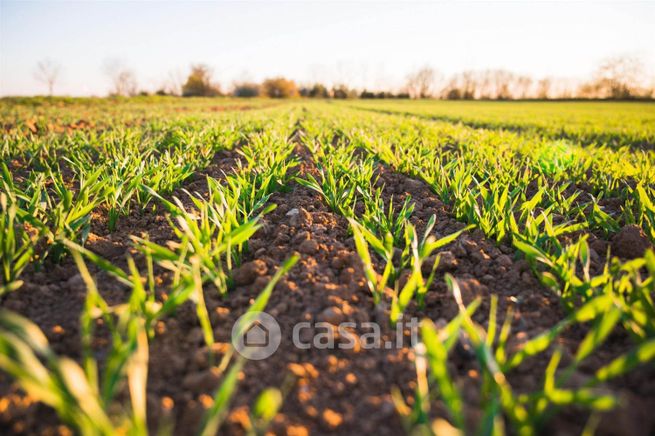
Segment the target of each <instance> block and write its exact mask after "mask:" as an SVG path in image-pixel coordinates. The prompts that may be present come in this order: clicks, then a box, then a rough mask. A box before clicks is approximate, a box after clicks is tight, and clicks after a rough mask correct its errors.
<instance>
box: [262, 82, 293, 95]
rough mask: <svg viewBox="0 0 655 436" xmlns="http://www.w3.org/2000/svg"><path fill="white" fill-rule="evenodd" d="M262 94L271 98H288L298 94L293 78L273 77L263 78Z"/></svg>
mask: <svg viewBox="0 0 655 436" xmlns="http://www.w3.org/2000/svg"><path fill="white" fill-rule="evenodd" d="M262 94H264V95H265V96H267V97H271V98H290V97H297V96H298V87H297V86H296V83H295V82H294V81H293V80H289V79H285V78H284V77H275V78H271V79H266V80H264V83H262Z"/></svg>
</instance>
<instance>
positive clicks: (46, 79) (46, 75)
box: [34, 59, 60, 96]
mask: <svg viewBox="0 0 655 436" xmlns="http://www.w3.org/2000/svg"><path fill="white" fill-rule="evenodd" d="M59 70H60V66H59V64H58V63H56V62H54V61H53V60H51V59H44V60H42V61H40V62H39V63H37V64H36V69H35V70H34V78H35V79H36V80H38V81H39V82H41V83H43V84H45V85H46V86H47V88H48V95H50V96H52V92H53V90H54V87H55V83H56V82H57V79H58V78H59Z"/></svg>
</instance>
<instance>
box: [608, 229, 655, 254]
mask: <svg viewBox="0 0 655 436" xmlns="http://www.w3.org/2000/svg"><path fill="white" fill-rule="evenodd" d="M649 248H653V244H652V243H651V242H650V241H649V240H648V236H646V233H644V230H643V229H642V228H641V227H639V226H638V225H636V224H629V225H627V226H624V227H623V228H622V229H621V230H620V231H619V232H618V233H617V234H616V235H614V237H613V238H612V252H613V253H614V254H615V255H616V256H619V257H623V258H625V259H636V258H638V257H642V256H643V255H644V253H645V252H646V250H648V249H649Z"/></svg>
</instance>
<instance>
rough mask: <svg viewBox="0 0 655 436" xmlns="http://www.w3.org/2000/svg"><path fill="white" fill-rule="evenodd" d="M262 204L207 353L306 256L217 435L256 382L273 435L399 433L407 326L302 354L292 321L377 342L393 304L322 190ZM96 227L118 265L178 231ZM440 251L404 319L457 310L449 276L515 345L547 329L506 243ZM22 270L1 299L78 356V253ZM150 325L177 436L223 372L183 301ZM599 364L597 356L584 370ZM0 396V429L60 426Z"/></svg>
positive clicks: (423, 215) (410, 386)
mask: <svg viewBox="0 0 655 436" xmlns="http://www.w3.org/2000/svg"><path fill="white" fill-rule="evenodd" d="M297 153H298V154H299V155H300V156H301V157H303V159H304V161H303V163H302V164H301V166H300V168H299V173H300V175H302V174H304V173H307V172H314V171H315V170H316V169H315V167H314V165H313V164H312V163H311V161H310V160H309V159H308V155H307V152H306V151H305V150H304V149H302V148H300V147H298V150H297ZM235 158H236V155H235V154H234V153H233V152H225V153H219V154H218V155H217V157H216V159H215V161H214V163H213V164H212V165H211V166H210V167H209V168H208V169H207V170H206V171H204V172H202V173H199V174H198V175H197V176H195V177H194V180H192V181H190V183H188V184H187V185H186V188H187V189H189V190H193V191H198V192H200V193H201V194H203V193H204V190H205V182H204V174H210V175H212V176H213V177H217V178H219V177H220V176H221V173H222V171H223V170H225V171H229V169H230V168H232V167H233V166H234V163H235ZM378 171H379V174H380V180H381V182H382V183H384V186H385V190H384V196H385V200H387V201H388V200H389V199H390V198H391V196H394V204H401V203H402V200H403V199H404V198H405V197H406V196H407V195H411V196H412V198H413V200H414V206H415V213H414V216H413V218H412V221H413V223H414V224H415V225H416V226H417V227H418V228H419V230H422V228H423V227H425V223H426V222H427V220H428V219H429V217H430V216H431V215H433V214H435V215H436V216H437V225H436V228H435V230H436V232H437V234H438V235H441V236H445V235H447V234H450V233H452V232H454V231H457V230H459V229H461V228H462V227H463V224H462V223H459V222H457V221H456V220H454V219H453V217H452V216H451V215H450V214H449V212H448V210H447V208H446V207H445V206H444V205H443V203H441V202H440V201H439V200H438V199H437V198H436V196H435V195H433V194H432V193H431V192H430V190H429V188H428V187H427V186H426V185H425V184H424V183H422V182H419V181H416V180H412V179H409V178H407V177H406V176H403V175H400V174H398V173H395V172H393V171H390V170H389V169H387V168H385V167H383V166H380V167H379V169H378ZM180 196H182V194H180ZM271 202H272V203H275V204H277V205H278V208H277V209H276V210H274V211H273V212H272V213H270V214H269V215H267V216H266V217H265V218H264V221H263V223H264V227H263V228H262V229H260V230H259V231H258V232H257V233H256V234H255V235H254V237H253V238H252V239H251V241H250V242H249V247H250V253H249V254H248V257H247V259H246V263H244V264H243V265H242V266H241V267H240V268H238V269H237V270H235V271H234V278H235V282H236V284H237V285H236V287H235V289H233V290H231V291H230V293H229V294H228V296H227V297H226V298H220V297H219V296H218V295H217V293H216V292H215V291H213V290H212V289H210V288H208V289H206V292H205V294H206V295H205V299H206V303H207V306H208V310H209V313H210V316H211V321H212V326H213V328H214V334H215V336H216V340H217V342H218V343H217V345H216V346H215V350H214V351H215V352H216V353H217V355H218V356H219V357H220V355H221V354H222V353H223V352H224V351H225V350H226V349H227V347H228V343H229V341H230V333H231V328H232V326H233V324H234V322H235V320H236V319H237V318H238V317H239V316H240V315H241V314H243V313H244V312H245V311H246V310H247V308H248V307H249V305H250V304H251V302H252V301H253V299H254V298H255V297H256V296H257V295H258V294H259V292H260V291H261V290H262V289H263V287H264V286H265V284H266V283H267V282H268V281H269V279H270V277H271V276H272V275H273V274H274V272H275V271H276V269H277V268H278V267H279V265H280V264H281V263H282V262H283V261H284V260H285V259H287V258H288V257H289V256H290V255H291V254H293V253H299V254H300V255H301V260H300V261H299V263H298V264H297V265H296V266H295V267H294V268H293V269H292V270H291V271H290V272H289V274H288V275H287V276H286V277H285V278H284V279H283V280H282V281H281V282H280V283H279V284H278V286H277V287H276V289H275V291H274V292H273V294H272V296H271V299H270V301H269V304H268V307H267V309H266V310H267V312H268V313H269V314H271V315H273V316H274V317H276V319H277V321H278V322H279V324H280V327H281V329H282V334H283V340H282V343H281V346H280V348H279V349H278V350H277V352H276V353H275V354H274V355H273V356H271V357H270V358H268V359H265V360H263V361H249V362H248V363H247V364H246V366H245V368H244V376H243V377H242V378H241V381H240V384H239V388H238V391H237V393H236V395H235V397H234V399H233V403H232V406H231V412H230V414H229V416H228V418H227V421H226V424H225V425H224V427H223V429H222V430H223V432H224V433H227V434H243V433H244V428H243V423H244V421H246V420H247V415H248V410H249V407H250V406H251V405H252V404H253V401H254V399H255V398H256V397H257V395H258V394H259V392H261V390H262V389H264V388H266V387H270V386H276V387H280V386H283V385H288V386H289V388H288V393H287V395H286V397H285V401H284V404H283V407H282V409H281V411H280V413H279V414H278V415H277V416H276V418H275V419H274V422H273V425H272V428H271V430H272V431H273V432H274V433H276V434H288V435H302V434H309V433H311V434H326V433H338V434H351V433H373V432H375V433H376V434H400V433H403V429H402V425H401V421H400V419H399V417H398V415H397V413H396V412H395V410H394V407H393V404H392V402H391V398H390V392H391V390H392V387H394V386H397V387H399V388H400V389H401V391H402V393H403V395H404V397H405V400H406V401H407V402H408V403H410V404H411V403H412V402H413V398H412V395H413V391H414V388H415V386H416V375H415V368H414V363H413V361H412V357H413V351H412V349H411V347H410V344H409V342H408V338H407V337H406V336H405V339H406V340H405V343H404V346H403V347H400V348H392V349H384V348H381V349H365V348H364V347H363V346H362V344H361V343H360V344H359V346H355V347H354V348H353V349H350V350H345V349H343V350H342V349H336V350H321V349H316V348H311V349H309V350H299V349H297V348H295V347H294V345H293V344H292V342H291V340H290V338H289V336H290V334H291V331H292V328H293V325H294V324H296V323H298V322H300V321H309V322H312V321H325V322H328V323H330V324H336V323H338V322H341V321H352V322H354V323H356V327H355V328H353V329H352V330H351V333H356V334H357V335H361V334H362V333H365V332H366V330H365V329H363V328H362V323H363V322H367V321H377V322H379V323H380V324H381V326H383V328H384V331H383V340H391V339H393V338H394V337H395V331H393V330H391V329H390V328H388V327H386V326H387V325H388V324H387V322H386V320H387V317H388V307H385V306H377V307H376V305H375V304H374V303H373V299H372V297H371V295H370V291H369V290H368V288H367V287H366V282H365V279H364V276H363V273H362V268H361V264H360V261H359V258H358V256H357V254H356V252H355V250H354V244H353V240H352V238H351V236H350V235H349V232H348V224H347V221H346V220H345V219H344V218H343V217H340V216H338V215H336V214H334V213H332V212H330V211H329V210H328V209H327V208H326V206H325V204H324V203H323V201H322V200H321V198H320V196H319V195H318V194H316V193H314V192H313V191H309V190H308V189H306V188H303V187H301V186H299V185H297V184H295V183H292V184H291V185H290V191H288V192H285V193H277V194H274V195H273V196H272V198H271ZM92 232H93V233H92V236H91V237H90V238H89V241H88V243H87V246H88V247H89V248H90V249H91V250H93V251H95V252H97V253H99V254H101V255H102V256H104V257H106V258H108V259H109V260H111V261H112V262H114V263H116V264H118V265H124V264H125V254H126V253H127V252H129V251H131V250H132V249H131V248H130V239H129V237H130V235H137V236H141V235H142V234H147V235H148V236H149V238H150V239H151V240H152V241H154V242H157V243H160V244H163V243H165V242H166V241H167V240H169V239H172V238H173V235H172V233H171V231H170V228H169V226H168V224H167V222H166V218H165V215H164V214H163V213H162V212H161V210H160V209H158V210H157V211H154V212H153V211H152V210H150V209H149V210H146V211H143V212H142V213H135V214H133V215H131V216H130V217H127V218H123V219H121V220H119V227H118V229H117V230H116V231H115V232H113V233H111V234H110V233H109V232H107V230H106V225H105V224H104V222H103V218H102V216H97V217H95V219H94V227H93V230H92ZM440 255H441V262H440V265H439V269H438V271H439V273H438V276H437V278H436V279H435V284H434V285H433V289H431V290H430V292H429V293H428V295H427V298H426V306H425V308H424V309H419V308H418V307H417V306H416V305H415V304H414V303H412V304H411V305H410V306H409V307H408V310H407V312H406V318H410V317H412V316H416V317H418V318H422V317H429V318H430V319H432V320H433V321H435V322H436V323H438V324H439V323H443V322H444V321H447V320H450V319H451V318H452V317H453V316H454V315H455V314H456V313H457V307H456V305H455V302H454V299H453V297H452V296H451V295H450V293H449V291H448V290H447V288H446V286H445V283H444V281H443V275H444V274H445V273H446V272H449V273H450V274H452V275H453V276H454V277H455V278H456V279H457V280H458V281H459V283H460V286H461V288H462V293H463V297H464V300H465V302H470V301H472V300H473V299H474V298H476V297H482V299H483V304H482V307H481V308H480V309H478V311H477V313H476V315H475V319H476V321H477V322H479V323H480V324H481V325H483V326H485V327H486V326H487V315H488V308H489V297H490V296H491V295H493V294H496V295H498V296H499V303H500V308H499V317H500V319H499V322H501V321H502V317H503V315H502V314H504V312H505V309H506V308H507V307H508V306H510V305H512V306H513V307H514V319H513V332H514V335H513V339H512V343H511V344H510V346H511V347H517V346H520V344H521V343H523V342H524V341H525V340H527V338H531V337H533V336H535V335H537V334H538V333H540V332H541V331H543V330H544V329H546V328H549V327H552V326H553V325H554V324H556V323H557V322H558V321H559V320H561V319H562V318H563V317H564V316H565V313H564V312H563V310H562V308H561V307H560V305H559V303H558V298H557V297H556V296H553V295H552V294H551V293H549V292H547V291H546V290H545V289H543V288H542V287H541V286H540V285H539V284H538V282H537V280H536V279H535V277H534V276H533V275H532V273H531V272H530V270H529V267H528V264H527V263H526V262H525V261H523V260H516V256H515V254H514V250H513V249H512V248H510V247H508V246H506V245H502V244H501V245H495V244H493V243H492V242H490V241H488V240H486V239H485V238H484V237H483V235H482V234H481V232H479V231H475V232H468V233H465V234H463V235H462V236H461V237H460V238H458V240H457V241H455V242H453V243H451V244H450V245H449V246H447V247H445V248H443V249H442V250H440ZM379 266H380V265H378V267H379ZM94 273H95V274H96V279H97V281H98V282H99V283H100V287H101V292H102V293H103V296H104V297H105V298H106V299H107V300H108V301H109V302H110V303H118V302H122V301H125V299H126V298H127V295H128V292H129V290H128V289H126V288H125V287H123V286H121V285H120V284H118V283H116V282H115V281H113V280H111V279H110V278H109V277H107V276H106V275H105V274H104V273H102V272H98V271H94ZM23 278H24V280H25V282H26V283H25V285H24V287H23V288H21V289H20V290H19V291H18V292H16V293H13V294H11V295H9V296H8V297H7V299H6V300H5V302H4V306H5V307H7V308H10V309H12V310H15V311H17V312H19V313H21V314H23V315H25V316H27V317H29V318H30V319H31V320H33V321H34V322H36V323H37V324H38V325H39V327H41V329H43V331H44V332H45V334H46V336H47V337H48V339H49V340H50V341H51V344H52V346H53V348H54V349H55V351H56V352H58V353H61V354H65V355H69V356H71V357H73V358H79V351H80V350H79V332H78V324H79V314H80V310H81V306H82V303H83V301H84V297H85V288H84V285H83V283H82V281H81V279H80V277H79V275H77V270H76V268H75V267H74V265H73V263H72V262H71V261H70V259H68V260H65V261H64V263H63V264H62V265H59V266H49V267H48V268H47V269H46V270H45V271H41V272H34V271H28V272H26V273H25V274H24V277H23ZM167 281H168V277H167V274H166V273H165V272H163V271H160V270H158V271H157V282H158V284H159V286H158V288H159V291H160V292H164V291H165V289H166V287H165V284H166V283H167ZM156 331H157V335H156V336H155V338H154V340H153V341H152V343H151V344H150V365H149V366H150V367H149V380H148V406H149V410H148V414H149V426H150V428H151V430H153V431H154V430H155V429H156V428H157V426H158V425H159V424H161V423H162V422H163V421H165V420H166V419H168V418H170V417H172V418H173V419H174V422H175V434H192V433H194V432H195V431H196V429H197V427H198V423H199V420H200V416H201V414H202V412H203V410H204V408H205V407H207V405H208V403H209V398H210V396H211V395H212V394H213V392H214V390H215V388H216V387H217V386H218V384H219V383H220V375H219V374H217V372H216V370H215V369H214V368H212V367H211V366H210V365H209V361H208V350H207V349H206V347H205V346H204V342H203V337H202V333H201V330H200V328H199V325H198V321H197V318H196V315H195V309H194V307H193V306H192V305H191V303H187V304H185V305H184V306H182V307H181V308H180V309H179V310H178V311H177V313H175V314H173V315H172V316H171V317H169V318H167V319H165V320H163V321H161V322H160V323H159V324H158V325H157V327H156ZM311 333H319V331H318V329H314V330H313V331H312V330H306V331H305V333H304V334H305V335H307V336H310V334H311ZM405 333H407V332H405ZM583 334H584V332H583V331H581V330H580V329H578V330H572V331H571V332H568V333H567V335H565V336H564V337H563V338H562V339H561V341H560V345H562V346H563V347H565V349H568V350H569V351H570V352H574V351H575V345H576V343H577V342H578V341H579V340H580V338H581V337H582V335H583ZM304 339H307V338H304ZM336 339H337V342H338V343H339V342H340V341H346V340H347V339H348V338H347V337H345V335H340V334H339V332H336ZM610 342H611V343H610V344H609V346H608V347H604V348H603V350H604V351H603V352H604V353H605V354H603V357H607V356H610V355H615V354H616V353H618V352H620V351H621V350H624V349H625V348H626V343H627V339H626V338H624V337H616V338H612V341H610ZM103 347H104V344H102V343H99V344H97V350H98V352H99V355H98V357H99V358H100V359H102V354H101V351H102V350H103ZM452 357H453V358H452V365H451V366H450V368H449V369H450V370H451V373H452V374H453V375H454V376H455V378H456V382H457V384H458V386H460V388H461V389H462V391H463V392H464V398H465V400H466V402H467V417H468V419H469V420H470V421H471V422H477V421H478V420H479V419H480V412H479V410H477V408H476V405H477V404H479V401H480V399H479V397H478V394H477V392H478V387H479V385H480V380H479V368H478V367H477V364H476V363H475V357H474V356H473V355H472V353H471V350H470V349H469V348H467V347H466V346H457V347H456V348H455V350H454V351H453V356H452ZM604 361H605V362H606V361H607V360H604ZM547 362H548V361H547V359H545V358H539V359H533V360H531V361H528V362H526V364H525V365H524V366H522V367H521V368H520V370H519V371H516V372H515V373H512V374H510V382H511V383H512V385H513V387H514V389H515V390H516V391H517V392H528V391H531V390H534V389H538V388H539V387H540V386H541V384H542V383H543V380H541V377H542V375H543V372H544V368H545V365H546V364H547ZM597 365H598V363H597V362H595V363H594V362H592V363H591V364H590V369H589V370H590V371H591V370H593V368H594V367H595V366H597ZM652 375H653V374H652V371H651V373H650V374H649V373H647V372H646V373H644V372H638V373H636V374H635V376H634V377H632V379H630V380H628V381H622V383H624V384H622V385H621V386H623V388H622V389H623V390H622V392H623V391H625V393H626V396H628V397H630V396H631V398H632V401H629V402H628V404H638V405H639V407H638V408H637V409H638V410H641V409H643V407H645V406H646V405H648V404H649V403H648V402H647V400H648V401H650V400H652V399H653V398H655V388H654V387H653V384H654V383H653V382H652V380H655V378H653V377H652ZM581 376H584V373H581ZM0 394H1V396H2V399H1V400H0V432H2V433H5V434H8V433H46V432H47V433H61V432H62V431H63V430H64V428H62V427H58V426H59V423H58V421H57V418H56V416H55V415H54V412H52V411H51V410H50V409H48V408H46V407H44V406H41V405H37V404H34V403H33V402H32V401H31V400H30V399H29V398H28V397H26V396H25V395H24V394H22V393H21V392H20V390H19V389H18V388H17V387H16V386H15V384H13V383H12V382H11V381H10V380H8V379H7V377H6V376H4V375H0ZM649 399H650V400H649ZM434 406H435V407H434V408H433V411H432V413H433V414H435V415H440V416H445V409H444V407H443V404H441V403H440V402H438V401H437V402H436V403H435V405H434ZM635 413H637V412H635V409H633V410H628V411H627V412H624V413H622V414H621V413H619V415H618V418H615V419H614V420H613V421H614V422H623V421H626V420H627V421H629V422H642V426H641V427H640V428H638V429H637V430H639V431H640V432H642V433H644V434H646V433H648V432H649V431H650V429H651V428H652V423H650V422H647V421H635V420H636V419H638V418H641V415H639V414H635ZM586 417H587V414H586V413H584V412H580V413H567V414H563V415H560V416H559V417H558V419H557V421H556V423H557V427H553V428H557V429H558V430H561V429H564V430H565V431H564V433H570V432H573V431H577V432H578V433H579V431H580V429H581V428H582V427H583V426H584V424H585V421H586ZM622 420H623V421H622ZM608 428H610V427H608ZM626 428H627V427H626Z"/></svg>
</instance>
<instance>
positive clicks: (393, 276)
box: [348, 216, 469, 325]
mask: <svg viewBox="0 0 655 436" xmlns="http://www.w3.org/2000/svg"><path fill="white" fill-rule="evenodd" d="M348 221H349V222H350V228H351V229H352V231H353V237H354V240H355V248H356V250H357V253H358V254H359V257H360V259H361V261H362V264H363V268H364V275H365V276H366V280H367V285H368V287H369V290H370V291H371V293H372V295H373V301H374V302H375V304H380V303H381V302H382V297H383V295H384V293H385V289H386V288H387V286H389V285H391V286H393V288H394V293H393V300H392V302H391V315H390V322H391V323H392V324H393V325H395V324H396V323H397V322H398V320H400V318H401V316H402V314H403V312H404V311H405V309H406V307H407V305H408V304H409V302H410V301H411V300H412V299H413V298H414V296H415V295H416V296H417V298H418V304H419V305H420V306H422V305H423V304H424V298H425V294H426V293H427V291H428V289H429V288H430V285H431V284H432V282H433V281H434V277H435V271H436V268H437V266H438V264H439V256H436V257H434V259H433V261H432V266H431V272H430V274H429V276H428V277H427V278H424V277H423V273H422V270H421V269H422V266H423V264H424V263H425V262H426V261H427V260H428V259H429V258H430V256H432V253H434V251H435V250H437V249H439V248H441V247H443V246H445V245H448V244H449V243H451V242H452V241H454V240H455V239H457V238H458V237H459V235H461V234H462V233H463V232H464V231H466V230H468V229H469V228H464V229H462V230H460V231H458V232H455V233H453V234H451V235H448V236H445V237H443V238H441V239H439V240H436V239H435V238H434V237H433V236H432V235H430V233H431V232H432V229H433V227H434V225H435V222H436V217H435V216H432V217H431V218H430V221H429V222H428V226H427V228H426V230H425V234H424V235H423V237H422V238H421V239H419V238H418V235H417V233H416V229H415V228H414V226H413V225H412V224H411V223H409V222H408V221H406V222H405V225H404V238H405V240H404V243H405V246H404V249H403V250H402V252H401V255H400V258H398V256H394V252H395V249H394V243H393V235H392V234H391V233H389V232H387V233H386V234H385V235H384V236H383V237H382V238H379V237H378V236H376V235H375V234H374V233H373V232H371V231H370V230H368V229H367V228H366V227H364V226H363V225H361V224H359V223H358V222H357V221H356V220H354V219H352V218H349V219H348ZM369 247H371V248H372V249H373V251H374V252H375V253H376V254H377V255H378V256H379V257H380V258H381V259H382V261H383V262H384V270H383V272H382V274H381V275H378V273H377V272H376V270H375V267H374V264H373V261H372V258H371V253H370V249H369ZM403 270H409V271H410V273H409V275H408V276H407V278H406V281H405V283H404V285H403V286H402V288H401V287H400V284H401V281H400V278H401V272H402V271H403Z"/></svg>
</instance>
